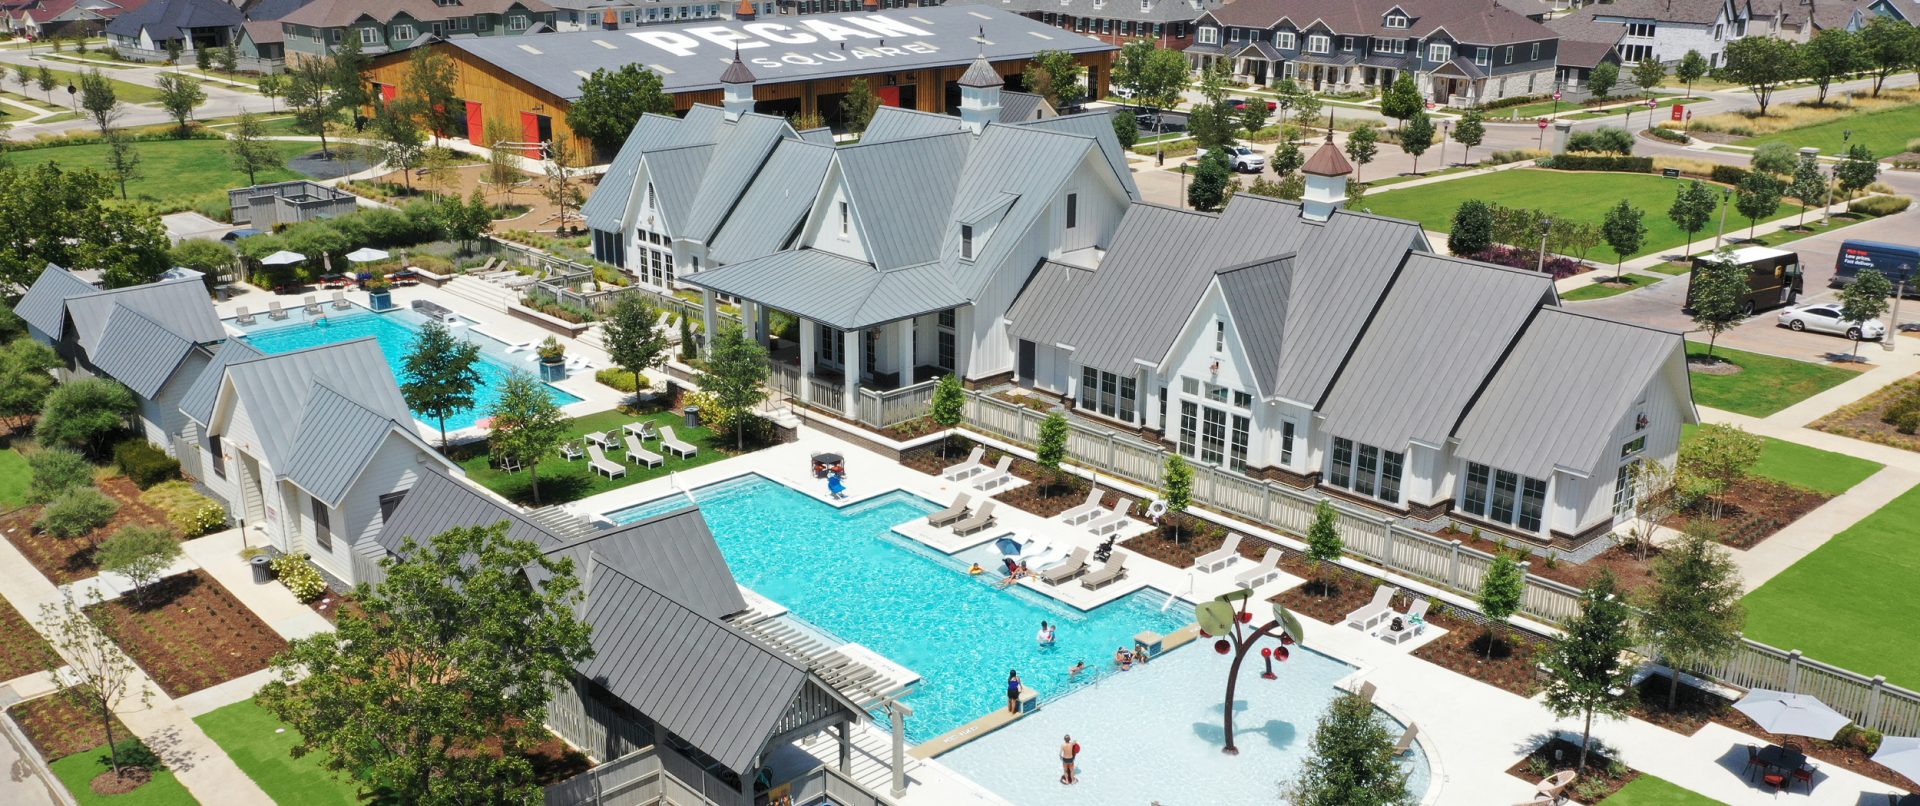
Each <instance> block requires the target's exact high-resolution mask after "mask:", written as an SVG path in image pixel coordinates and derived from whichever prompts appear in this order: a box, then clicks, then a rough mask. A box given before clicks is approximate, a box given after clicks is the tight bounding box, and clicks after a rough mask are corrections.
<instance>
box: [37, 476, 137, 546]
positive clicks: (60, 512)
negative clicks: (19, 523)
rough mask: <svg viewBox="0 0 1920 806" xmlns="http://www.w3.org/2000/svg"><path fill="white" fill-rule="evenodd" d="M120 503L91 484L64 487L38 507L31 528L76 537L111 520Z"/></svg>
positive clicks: (57, 535)
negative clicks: (46, 503) (49, 501)
mask: <svg viewBox="0 0 1920 806" xmlns="http://www.w3.org/2000/svg"><path fill="white" fill-rule="evenodd" d="M119 511H120V505H119V504H118V503H115V502H114V500H113V499H111V498H108V497H107V496H106V494H105V493H102V492H100V491H99V490H96V489H94V488H92V487H79V488H75V489H72V490H68V491H66V492H65V493H63V494H62V495H61V496H60V497H59V498H55V499H53V503H51V504H48V505H47V506H46V508H45V509H42V510H41V511H40V519H39V520H36V521H34V522H33V528H35V529H39V530H40V531H42V532H45V533H47V534H50V535H53V536H54V537H63V538H64V537H79V536H81V535H84V534H87V533H89V532H92V531H93V530H95V529H98V528H100V527H102V526H105V525H107V523H108V522H109V521H112V520H113V516H114V514H115V513H117V512H119Z"/></svg>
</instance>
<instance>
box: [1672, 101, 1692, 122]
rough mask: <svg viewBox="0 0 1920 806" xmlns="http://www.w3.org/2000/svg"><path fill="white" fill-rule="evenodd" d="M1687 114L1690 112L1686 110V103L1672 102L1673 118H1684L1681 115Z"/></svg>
mask: <svg viewBox="0 0 1920 806" xmlns="http://www.w3.org/2000/svg"><path fill="white" fill-rule="evenodd" d="M1687 114H1690V113H1689V112H1687V105H1686V104H1674V105H1673V119H1674V120H1685V117H1683V116H1684V115H1687Z"/></svg>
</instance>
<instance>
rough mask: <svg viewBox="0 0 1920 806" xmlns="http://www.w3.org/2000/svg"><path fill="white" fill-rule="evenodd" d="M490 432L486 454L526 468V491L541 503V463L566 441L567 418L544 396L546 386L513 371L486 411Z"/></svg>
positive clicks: (524, 372) (536, 379) (520, 371)
mask: <svg viewBox="0 0 1920 806" xmlns="http://www.w3.org/2000/svg"><path fill="white" fill-rule="evenodd" d="M489 415H490V416H491V417H492V418H493V431H492V433H490V434H488V435H487V445H488V451H489V452H490V453H492V454H493V455H494V456H506V457H512V458H513V459H516V460H518V461H519V462H520V464H521V465H523V466H525V467H526V468H527V489H528V490H530V491H531V492H532V493H533V503H534V505H535V506H539V504H540V460H542V459H545V458H547V457H548V456H550V455H552V454H553V452H554V451H556V450H558V449H559V448H560V443H562V442H565V441H566V439H567V417H566V415H564V414H561V413H560V407H559V406H556V405H554V403H553V398H552V397H549V396H548V395H547V386H546V384H543V383H541V382H540V379H539V378H535V377H533V375H532V373H529V372H527V371H526V370H520V369H516V370H514V371H513V372H511V373H509V374H508V375H507V379H506V381H505V382H503V383H502V384H501V385H500V397H499V399H497V400H495V401H494V402H493V409H492V411H491V412H489Z"/></svg>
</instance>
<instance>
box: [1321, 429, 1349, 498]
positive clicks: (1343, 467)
mask: <svg viewBox="0 0 1920 806" xmlns="http://www.w3.org/2000/svg"><path fill="white" fill-rule="evenodd" d="M1327 482H1328V483H1330V484H1332V485H1333V486H1335V487H1352V486H1353V440H1351V439H1344V438H1341V437H1334V438H1333V468H1332V470H1331V471H1330V472H1329V473H1328V474H1327Z"/></svg>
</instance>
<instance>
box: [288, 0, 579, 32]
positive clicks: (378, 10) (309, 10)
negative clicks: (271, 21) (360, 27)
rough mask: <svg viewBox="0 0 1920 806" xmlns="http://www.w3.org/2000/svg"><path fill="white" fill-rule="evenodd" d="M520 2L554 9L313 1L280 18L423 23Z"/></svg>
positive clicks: (482, 1)
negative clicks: (401, 18) (403, 17)
mask: <svg viewBox="0 0 1920 806" xmlns="http://www.w3.org/2000/svg"><path fill="white" fill-rule="evenodd" d="M516 5H517V6H520V7H522V8H525V9H526V10H528V11H531V12H543V11H552V10H553V7H552V6H549V5H547V4H546V2H545V0H461V2H458V3H454V4H451V5H445V6H443V5H440V4H438V3H435V2H433V0H312V2H309V3H307V4H306V5H304V6H301V7H300V9H299V10H297V11H294V12H292V13H289V14H287V15H286V16H284V17H281V18H280V19H281V20H282V21H284V22H289V23H293V24H295V25H305V26H309V27H313V28H339V27H341V26H345V25H352V24H353V23H354V21H356V20H359V19H360V18H362V17H366V18H368V19H372V20H375V21H378V22H386V21H388V20H391V19H393V18H395V17H398V16H400V15H402V14H404V15H406V16H408V17H412V18H414V19H416V20H420V21H422V22H436V21H440V20H450V19H453V18H455V17H471V16H474V15H476V14H505V13H507V12H508V11H511V10H512V9H513V7H514V6H516ZM501 38H503V39H504V38H509V37H501ZM513 38H517V37H513ZM449 41H458V40H449Z"/></svg>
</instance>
